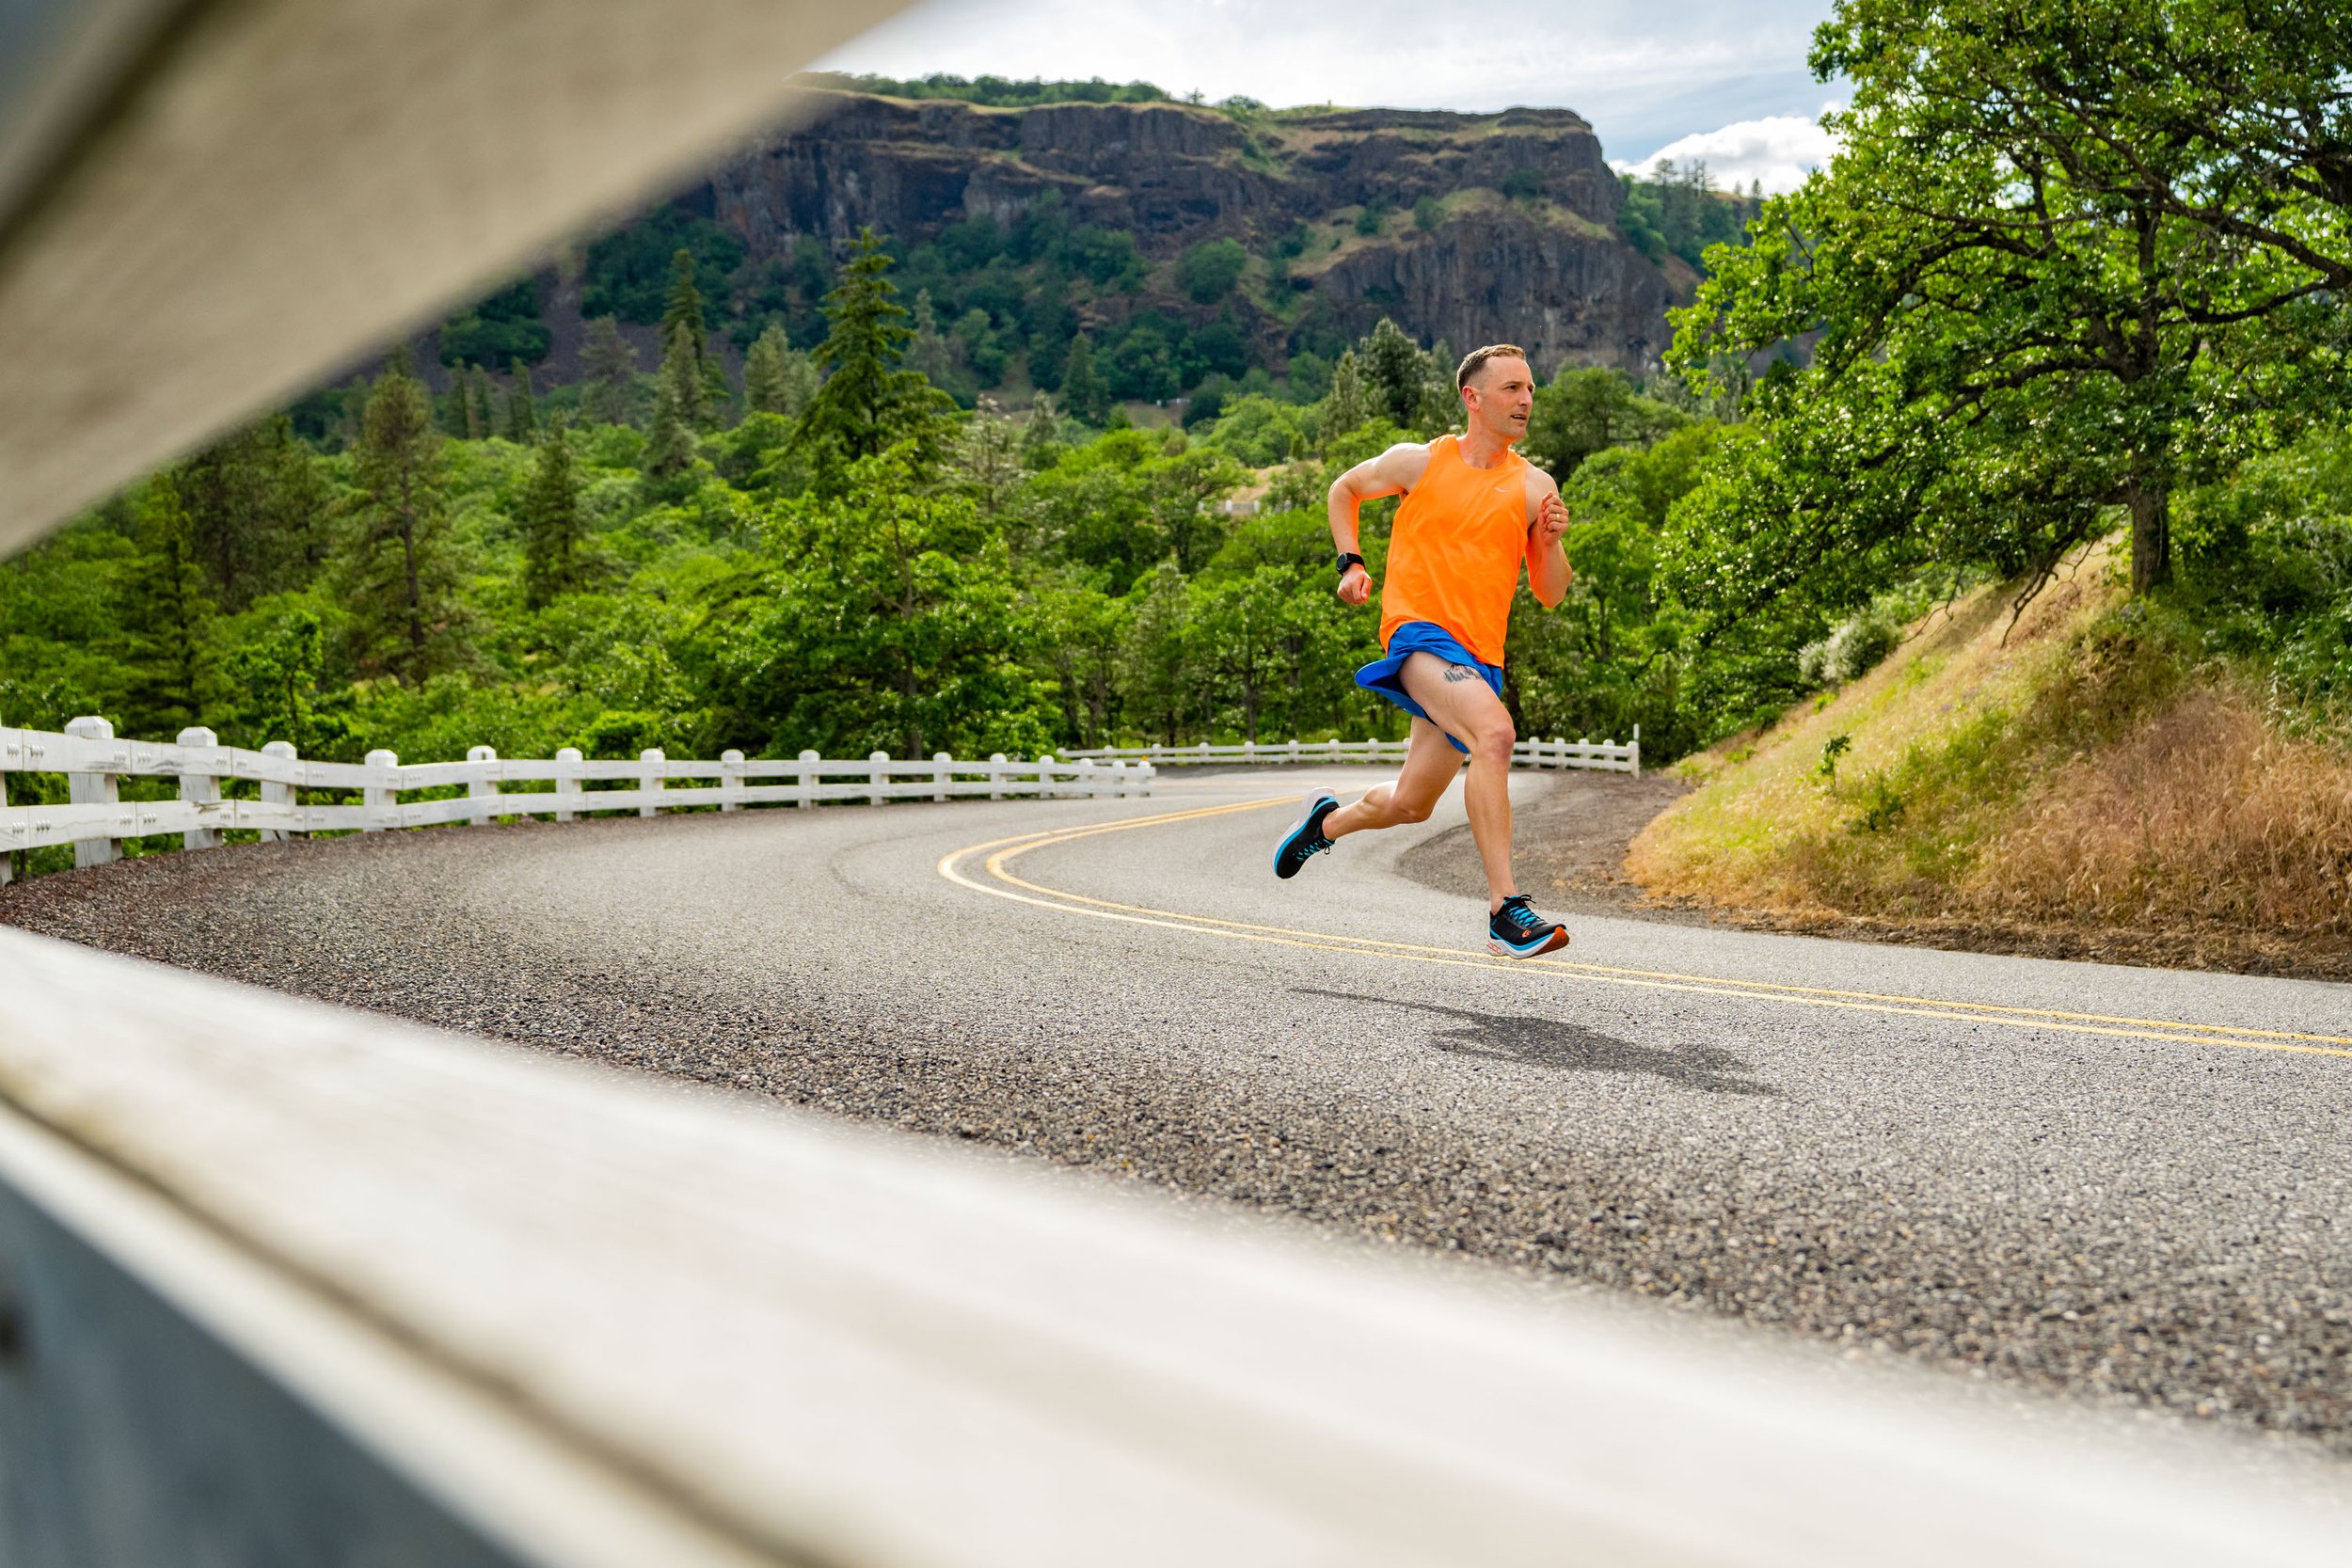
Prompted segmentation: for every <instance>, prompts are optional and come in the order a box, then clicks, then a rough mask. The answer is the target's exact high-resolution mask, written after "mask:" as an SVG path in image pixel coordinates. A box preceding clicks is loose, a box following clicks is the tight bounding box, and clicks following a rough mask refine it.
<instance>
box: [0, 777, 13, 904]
mask: <svg viewBox="0 0 2352 1568" xmlns="http://www.w3.org/2000/svg"><path fill="white" fill-rule="evenodd" d="M8 752H9V754H10V755H11V756H13V755H14V754H15V752H16V748H15V747H14V746H10V747H9V748H8ZM7 809H8V769H7V768H0V811H5V810H7ZM15 880H16V851H15V850H13V849H11V848H9V847H8V846H7V845H4V844H0V887H7V886H8V884H9V883H10V882H13V881H15Z"/></svg>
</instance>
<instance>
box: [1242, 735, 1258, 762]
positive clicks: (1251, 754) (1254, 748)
mask: <svg viewBox="0 0 2352 1568" xmlns="http://www.w3.org/2000/svg"><path fill="white" fill-rule="evenodd" d="M1257 760H1258V743H1257V742H1256V741H1254V740H1245V741H1243V742H1242V743H1241V761H1242V766H1243V767H1245V768H1247V767H1248V766H1249V765H1250V764H1251V763H1253V762H1256V761H1257Z"/></svg>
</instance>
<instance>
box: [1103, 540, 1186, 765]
mask: <svg viewBox="0 0 2352 1568" xmlns="http://www.w3.org/2000/svg"><path fill="white" fill-rule="evenodd" d="M1127 603H1128V605H1129V606H1130V607H1131V608H1130V611H1129V614H1128V616H1127V627H1126V634H1125V636H1124V638H1123V639H1122V641H1121V642H1120V700H1121V702H1122V703H1123V704H1124V705H1125V706H1126V710H1127V712H1128V713H1130V714H1131V715H1134V716H1135V717H1136V719H1137V720H1139V721H1141V722H1142V723H1143V725H1144V726H1145V729H1146V732H1147V733H1149V734H1152V735H1154V736H1157V737H1158V739H1159V741H1160V743H1161V744H1162V745H1166V746H1175V745H1180V744H1182V743H1183V738H1184V735H1185V734H1186V733H1187V732H1188V731H1189V729H1190V727H1191V725H1192V722H1193V720H1194V718H1195V717H1196V715H1198V714H1199V712H1200V708H1201V705H1202V704H1201V681H1200V672H1199V670H1198V669H1197V668H1196V665H1195V659H1194V650H1195V644H1196V642H1197V641H1198V639H1197V637H1196V635H1195V634H1194V632H1193V629H1192V617H1191V606H1190V599H1189V591H1188V589H1187V586H1186V584H1185V581H1184V573H1182V572H1180V571H1178V570H1177V569H1176V563H1175V562H1172V561H1164V562H1161V563H1160V564H1159V565H1158V566H1157V567H1155V568H1154V569H1153V570H1152V575H1151V577H1150V578H1147V579H1146V580H1145V581H1144V582H1142V583H1139V584H1137V585H1136V591H1135V592H1134V593H1133V594H1129V595H1128V596H1127Z"/></svg>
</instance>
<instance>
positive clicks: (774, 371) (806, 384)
mask: <svg viewBox="0 0 2352 1568" xmlns="http://www.w3.org/2000/svg"><path fill="white" fill-rule="evenodd" d="M816 392H817V368H816V367H815V366H814V365H812V364H810V363H809V361H808V356H806V355H804V354H802V353H800V352H799V351H798V350H796V349H795V348H793V347H792V343H791V341H790V340H789V339H787V337H786V336H785V332H784V324H783V323H782V322H774V321H771V322H770V323H769V324H768V325H767V326H766V327H764V328H763V329H762V330H761V332H760V334H759V336H758V338H756V339H755V340H754V341H753V343H752V346H751V348H750V349H749V350H748V351H746V353H745V354H744V356H743V408H744V412H745V413H747V414H776V415H781V416H782V417H783V418H785V419H787V420H796V419H799V418H800V416H801V410H802V409H803V408H806V407H807V406H808V400H809V399H810V398H811V397H813V396H815V395H816Z"/></svg>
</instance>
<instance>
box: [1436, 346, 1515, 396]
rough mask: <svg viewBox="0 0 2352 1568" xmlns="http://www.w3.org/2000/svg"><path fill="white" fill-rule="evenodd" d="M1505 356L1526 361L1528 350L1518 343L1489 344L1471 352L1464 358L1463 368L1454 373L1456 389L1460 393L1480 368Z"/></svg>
mask: <svg viewBox="0 0 2352 1568" xmlns="http://www.w3.org/2000/svg"><path fill="white" fill-rule="evenodd" d="M1504 356H1509V357H1511V358H1514V359H1524V358H1526V357H1527V350H1525V349H1523V348H1521V347H1519V345H1518V344H1517V343H1488V344H1487V345H1486V347H1485V348H1474V349H1472V350H1470V352H1469V353H1468V354H1465V355H1464V356H1462V368H1461V369H1460V370H1457V371H1455V372H1454V390H1455V391H1457V392H1458V391H1460V390H1461V389H1462V388H1465V387H1467V386H1469V385H1470V377H1471V376H1474V375H1476V374H1477V373H1478V367H1479V366H1481V365H1483V364H1485V363H1486V361H1487V360H1489V359H1501V358H1502V357H1504Z"/></svg>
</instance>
